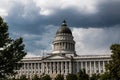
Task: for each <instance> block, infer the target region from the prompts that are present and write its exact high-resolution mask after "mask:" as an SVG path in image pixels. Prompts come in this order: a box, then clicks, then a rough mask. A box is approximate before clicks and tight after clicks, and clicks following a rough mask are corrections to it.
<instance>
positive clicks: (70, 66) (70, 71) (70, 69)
mask: <svg viewBox="0 0 120 80" xmlns="http://www.w3.org/2000/svg"><path fill="white" fill-rule="evenodd" d="M69 73H70V74H71V73H72V65H71V61H70V62H69Z"/></svg>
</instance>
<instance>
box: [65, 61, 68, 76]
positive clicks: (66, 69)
mask: <svg viewBox="0 0 120 80" xmlns="http://www.w3.org/2000/svg"><path fill="white" fill-rule="evenodd" d="M67 72H68V68H67V62H66V61H65V73H66V74H67Z"/></svg>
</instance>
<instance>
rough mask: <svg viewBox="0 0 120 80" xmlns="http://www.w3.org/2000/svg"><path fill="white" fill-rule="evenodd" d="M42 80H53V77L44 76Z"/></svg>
mask: <svg viewBox="0 0 120 80" xmlns="http://www.w3.org/2000/svg"><path fill="white" fill-rule="evenodd" d="M41 80H52V79H51V77H50V76H49V75H43V76H42V77H41Z"/></svg>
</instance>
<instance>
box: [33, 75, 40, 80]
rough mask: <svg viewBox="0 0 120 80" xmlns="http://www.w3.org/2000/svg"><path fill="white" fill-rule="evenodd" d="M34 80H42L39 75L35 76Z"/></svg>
mask: <svg viewBox="0 0 120 80" xmlns="http://www.w3.org/2000/svg"><path fill="white" fill-rule="evenodd" d="M32 80H41V79H40V78H39V77H38V76H37V75H34V76H33V78H32Z"/></svg>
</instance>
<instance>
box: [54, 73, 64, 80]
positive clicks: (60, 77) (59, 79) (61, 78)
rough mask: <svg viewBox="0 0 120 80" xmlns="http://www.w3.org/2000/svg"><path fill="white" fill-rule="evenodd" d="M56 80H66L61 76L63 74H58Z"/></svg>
mask: <svg viewBox="0 0 120 80" xmlns="http://www.w3.org/2000/svg"><path fill="white" fill-rule="evenodd" d="M55 80H64V76H63V75H61V74H58V75H57V76H56V77H55Z"/></svg>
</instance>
